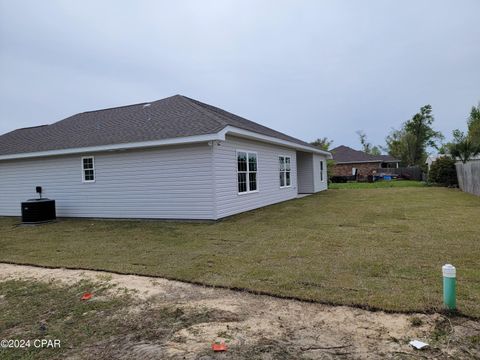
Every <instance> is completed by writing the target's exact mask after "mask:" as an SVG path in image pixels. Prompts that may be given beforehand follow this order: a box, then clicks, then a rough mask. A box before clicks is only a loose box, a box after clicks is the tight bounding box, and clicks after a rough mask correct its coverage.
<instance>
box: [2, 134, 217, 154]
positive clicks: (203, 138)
mask: <svg viewBox="0 0 480 360" xmlns="http://www.w3.org/2000/svg"><path fill="white" fill-rule="evenodd" d="M215 140H219V141H222V140H225V134H223V135H222V132H219V133H215V134H205V135H196V136H185V137H178V138H170V139H163V140H154V141H142V142H134V143H125V144H111V145H100V146H88V147H81V148H71V149H60V150H47V151H38V152H30V153H20V154H10V155H1V156H0V161H1V160H13V159H26V158H36V157H44V156H58V155H70V154H87V153H94V152H100V151H115V150H127V149H141V148H149V147H156V146H165V145H177V144H190V143H198V142H207V141H215Z"/></svg>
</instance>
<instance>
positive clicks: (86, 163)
mask: <svg viewBox="0 0 480 360" xmlns="http://www.w3.org/2000/svg"><path fill="white" fill-rule="evenodd" d="M82 182H86V183H88V182H95V159H94V158H93V156H85V157H82Z"/></svg>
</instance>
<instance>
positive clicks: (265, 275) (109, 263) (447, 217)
mask: <svg viewBox="0 0 480 360" xmlns="http://www.w3.org/2000/svg"><path fill="white" fill-rule="evenodd" d="M479 218H480V198H479V197H475V196H473V195H469V194H465V193H462V192H460V191H458V190H453V189H446V188H436V187H407V188H405V187H399V188H380V189H356V190H329V191H327V192H322V193H318V194H316V195H313V196H308V197H305V198H301V199H297V200H293V201H288V202H285V203H282V204H277V205H273V206H269V207H266V208H263V209H259V210H256V211H252V212H249V213H244V214H241V215H237V216H234V217H232V218H230V219H227V220H224V221H220V222H217V223H175V222H161V221H93V220H60V221H58V222H57V223H53V224H48V225H43V226H37V227H32V226H20V227H19V226H17V225H18V223H19V220H18V219H14V218H0V231H1V232H0V246H1V252H0V261H9V262H18V263H31V264H38V265H48V266H63V267H81V268H91V269H102V270H113V271H117V272H125V273H138V274H147V275H158V276H163V277H167V278H174V279H180V280H186V281H193V282H199V283H204V284H210V285H218V286H227V287H233V288H244V289H249V290H254V291H260V292H265V293H270V294H275V295H280V296H292V297H298V298H301V299H307V300H315V301H320V302H325V303H334V304H347V305H360V306H365V307H372V308H381V309H386V310H392V311H424V310H434V309H440V308H441V305H442V287H441V286H442V285H441V284H442V277H441V266H442V265H443V264H445V263H452V264H454V265H455V266H456V267H457V273H458V306H459V309H460V311H462V312H463V313H465V314H468V315H470V316H475V317H480V265H479V264H480V221H479Z"/></svg>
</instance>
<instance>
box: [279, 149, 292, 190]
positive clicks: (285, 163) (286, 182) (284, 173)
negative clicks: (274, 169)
mask: <svg viewBox="0 0 480 360" xmlns="http://www.w3.org/2000/svg"><path fill="white" fill-rule="evenodd" d="M278 162H279V166H280V172H279V174H280V187H281V188H285V187H290V186H291V185H292V179H291V162H292V160H291V158H290V156H284V155H280V156H279V157H278Z"/></svg>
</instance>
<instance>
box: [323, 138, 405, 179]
mask: <svg viewBox="0 0 480 360" xmlns="http://www.w3.org/2000/svg"><path fill="white" fill-rule="evenodd" d="M331 153H332V156H333V160H334V161H335V165H334V166H333V169H332V175H333V176H351V175H359V176H368V175H372V174H373V173H374V172H377V173H378V172H379V171H382V169H384V170H387V169H388V168H398V164H399V163H400V160H397V159H395V158H393V157H392V156H390V155H370V154H367V153H365V152H363V151H359V150H354V149H352V148H350V147H348V146H344V145H341V146H338V147H336V148H335V149H332V150H331Z"/></svg>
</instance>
